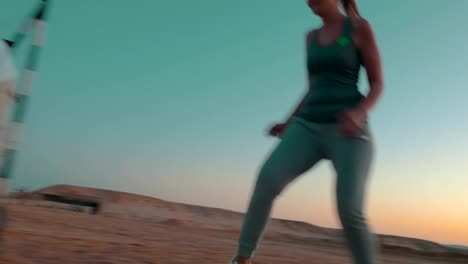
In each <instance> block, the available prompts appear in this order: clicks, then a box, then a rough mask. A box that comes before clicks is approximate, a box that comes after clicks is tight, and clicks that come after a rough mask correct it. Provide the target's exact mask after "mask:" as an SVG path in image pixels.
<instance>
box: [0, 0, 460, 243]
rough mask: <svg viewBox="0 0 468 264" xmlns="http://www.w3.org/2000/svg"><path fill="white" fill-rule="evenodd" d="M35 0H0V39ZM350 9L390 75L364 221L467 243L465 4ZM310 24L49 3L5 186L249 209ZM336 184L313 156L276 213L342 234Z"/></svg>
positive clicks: (278, 5)
mask: <svg viewBox="0 0 468 264" xmlns="http://www.w3.org/2000/svg"><path fill="white" fill-rule="evenodd" d="M35 3H36V1H32V0H15V1H13V0H0V5H1V6H2V7H4V8H1V9H0V36H1V37H9V36H11V35H12V34H13V33H14V31H15V29H16V28H17V26H18V25H19V24H20V23H21V22H22V21H23V19H24V17H25V15H26V14H28V13H29V12H30V9H31V8H32V7H33V6H34V5H35ZM358 6H359V8H360V11H361V13H362V15H363V16H364V17H365V18H366V19H367V20H369V22H370V23H371V25H372V27H373V29H374V32H375V34H376V38H377V41H378V44H379V48H380V51H381V56H382V60H383V68H384V78H385V93H384V96H383V97H382V99H381V101H380V102H379V104H378V106H377V107H376V108H375V109H374V110H373V111H372V113H371V118H370V120H371V129H372V133H373V134H374V137H375V143H376V148H377V152H376V158H375V163H374V166H373V169H372V175H371V178H370V182H369V185H368V193H367V204H366V214H367V216H368V219H369V223H370V224H371V226H372V229H373V231H374V232H377V233H380V234H392V235H401V236H409V237H417V238H422V239H429V240H433V241H436V242H439V243H448V244H464V245H468V225H466V223H467V222H468V206H467V204H468V192H467V191H466V190H467V186H468V163H466V160H467V157H468V152H467V149H468V133H466V131H468V122H466V121H465V120H466V113H467V110H468V107H467V106H466V104H465V100H466V99H467V98H468V89H467V87H468V86H467V83H468V74H466V70H468V66H466V59H467V58H468V49H467V48H466V46H467V43H468V33H467V32H466V24H467V23H468V17H467V16H466V12H465V11H466V10H468V1H466V0H451V1H438V0H414V1H405V0H394V1H372V0H358ZM5 7H6V8H5ZM320 25H321V21H320V20H319V19H318V18H317V17H315V16H314V15H313V14H312V13H311V12H310V10H309V9H307V6H306V5H305V2H304V1H267V0H237V1H219V0H199V1H169V0H138V1H123V0H113V1H112V4H110V1H91V0H84V1H71V0H61V1H54V3H53V5H52V10H51V17H50V23H49V28H48V35H47V42H46V45H45V48H44V51H43V53H42V57H41V60H40V66H39V73H38V77H37V80H36V83H35V86H34V89H33V95H32V101H31V103H30V105H29V108H28V113H27V117H26V124H25V127H24V130H23V134H22V137H21V144H20V150H19V157H18V160H17V164H16V168H15V171H14V175H13V178H12V179H11V188H12V189H16V188H20V187H27V188H29V189H37V188H42V187H45V186H49V185H54V184H73V185H80V186H87V187H94V188H104V189H113V190H118V191H126V192H132V193H138V194H143V195H148V196H153V197H158V198H161V199H165V200H169V201H174V202H183V203H190V204H197V205H203V206H210V207H219V208H225V209H229V210H234V211H240V212H245V210H246V207H247V203H248V201H249V198H250V194H251V191H252V188H253V183H254V180H255V177H256V174H257V172H258V169H259V168H260V166H261V165H262V162H263V161H264V159H265V158H266V155H267V154H268V153H269V151H270V150H272V148H274V146H275V145H276V144H277V143H278V139H276V138H271V137H267V136H266V135H265V132H266V129H267V128H268V127H269V126H270V125H271V124H273V123H275V122H280V121H283V120H285V119H286V118H287V117H288V115H289V114H290V113H291V111H292V110H293V108H294V106H295V105H296V104H297V103H298V101H299V99H300V98H301V96H302V95H303V94H304V92H305V91H306V78H305V76H306V74H305V58H304V55H305V54H304V51H305V49H304V37H305V33H306V32H307V31H308V30H310V29H312V28H315V27H319V26H320ZM27 48H28V45H27V43H25V45H23V47H22V48H21V49H20V50H19V51H18V53H17V57H16V62H17V65H18V67H20V68H22V66H23V65H24V57H25V54H27V51H28V50H27ZM360 89H361V90H362V91H363V92H364V93H366V92H367V91H368V84H367V81H366V76H365V71H364V70H363V71H362V75H361V80H360ZM334 177H335V174H334V171H333V170H332V167H331V165H330V163H329V162H328V161H322V162H321V163H320V164H319V165H318V166H317V167H315V168H314V169H312V170H311V171H309V172H307V173H305V174H304V175H302V177H300V178H299V179H298V180H297V181H295V182H294V183H293V184H291V185H290V186H288V187H287V188H286V189H285V190H284V192H283V193H282V195H281V196H280V197H279V198H278V199H277V201H276V203H275V206H274V210H273V213H272V216H273V217H278V218H283V219H291V220H299V221H305V222H308V223H311V224H315V225H320V226H326V227H335V228H339V227H340V223H339V221H338V218H337V215H336V206H335V198H334V191H333V190H334V189H333V188H334V186H333V183H334Z"/></svg>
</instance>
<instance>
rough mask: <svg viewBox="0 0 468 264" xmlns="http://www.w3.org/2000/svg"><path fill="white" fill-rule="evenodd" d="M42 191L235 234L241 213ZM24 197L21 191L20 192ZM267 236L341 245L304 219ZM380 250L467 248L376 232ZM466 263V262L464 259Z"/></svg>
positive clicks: (444, 252)
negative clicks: (80, 197)
mask: <svg viewBox="0 0 468 264" xmlns="http://www.w3.org/2000/svg"><path fill="white" fill-rule="evenodd" d="M41 194H55V195H74V196H78V197H79V196H83V197H88V198H91V199H94V200H95V201H97V202H99V203H101V204H102V205H103V210H102V211H101V212H100V214H102V215H104V216H118V217H119V219H125V218H127V219H129V218H137V219H139V220H141V221H145V222H149V223H151V222H154V223H158V224H162V225H167V226H168V227H169V226H170V227H187V228H193V227H196V228H204V229H210V230H219V231H223V232H230V233H236V234H237V233H238V232H239V228H240V224H241V222H242V218H243V214H242V213H238V212H233V211H229V210H224V209H219V208H209V207H203V206H196V205H189V204H182V203H174V202H169V201H164V200H161V199H157V198H153V197H147V196H142V195H137V194H132V193H125V192H117V191H112V190H102V189H94V188H85V187H79V186H71V185H54V186H50V187H47V188H43V189H40V190H37V191H35V192H32V193H31V194H30V195H29V196H28V197H36V199H40V197H41ZM22 195H23V196H24V194H22ZM17 196H18V195H17ZM265 237H266V238H268V239H272V240H281V241H284V242H288V241H289V242H291V243H300V244H307V243H327V244H334V245H344V239H343V235H342V232H341V230H340V229H330V228H323V227H319V226H315V225H312V224H308V223H305V222H299V221H289V220H281V219H272V220H271V222H270V224H269V225H268V227H267V232H266V235H265ZM379 242H380V244H381V248H382V250H383V251H387V252H401V253H402V254H418V255H422V256H446V257H451V256H453V257H462V258H464V257H466V258H467V260H468V248H466V247H462V246H445V245H440V244H438V243H434V242H431V241H426V240H421V239H414V238H407V237H399V236H390V235H379ZM467 263H468V261H467Z"/></svg>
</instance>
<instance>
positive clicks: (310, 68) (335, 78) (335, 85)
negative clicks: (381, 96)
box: [298, 17, 364, 123]
mask: <svg viewBox="0 0 468 264" xmlns="http://www.w3.org/2000/svg"><path fill="white" fill-rule="evenodd" d="M352 29H353V25H352V21H351V19H350V18H349V17H348V18H346V20H345V23H344V25H343V30H342V34H341V35H340V37H339V38H338V40H337V41H336V42H335V43H333V44H331V45H326V46H324V45H320V44H319V43H318V41H317V38H318V33H316V34H314V35H313V36H312V39H311V41H310V43H309V46H308V47H307V72H308V74H309V76H310V77H311V78H310V79H311V81H310V86H311V87H310V91H309V93H308V94H307V95H306V98H305V101H304V105H303V107H302V109H301V111H300V112H299V115H298V116H299V117H301V118H304V119H306V120H309V121H311V122H316V123H334V122H336V121H337V119H336V115H337V114H338V113H339V112H341V111H343V110H346V109H349V108H352V107H354V106H355V105H356V104H358V103H359V101H360V100H361V99H362V98H363V97H364V96H363V94H361V93H360V92H359V89H358V80H359V71H360V68H361V65H362V63H361V62H362V60H361V56H360V54H359V51H358V49H357V48H356V46H355V45H354V44H353V41H352V38H351V32H352Z"/></svg>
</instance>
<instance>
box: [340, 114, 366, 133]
mask: <svg viewBox="0 0 468 264" xmlns="http://www.w3.org/2000/svg"><path fill="white" fill-rule="evenodd" d="M366 119H367V112H366V111H365V110H364V109H362V108H353V109H350V110H346V111H343V112H341V113H339V114H338V124H339V129H340V132H341V133H343V134H344V135H346V136H355V135H357V134H358V133H359V131H361V129H362V128H363V126H364V122H365V121H366Z"/></svg>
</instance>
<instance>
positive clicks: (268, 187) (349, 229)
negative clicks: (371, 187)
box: [238, 117, 377, 264]
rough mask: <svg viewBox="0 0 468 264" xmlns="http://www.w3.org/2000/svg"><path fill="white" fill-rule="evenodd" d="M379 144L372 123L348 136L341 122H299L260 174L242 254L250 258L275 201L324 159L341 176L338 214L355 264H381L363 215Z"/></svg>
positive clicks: (246, 222)
mask: <svg viewBox="0 0 468 264" xmlns="http://www.w3.org/2000/svg"><path fill="white" fill-rule="evenodd" d="M373 152H374V144H373V140H372V134H371V132H370V129H369V127H368V125H367V124H366V125H365V126H364V128H363V129H362V130H361V131H360V132H359V133H358V134H357V135H356V136H352V137H349V136H344V135H342V134H341V133H340V132H339V131H338V129H337V125H336V124H317V123H312V122H309V121H306V120H304V119H301V118H297V117H296V118H294V119H293V121H292V122H291V124H290V125H289V126H288V127H287V129H286V130H285V131H284V133H283V135H282V140H281V141H280V143H279V144H278V145H277V146H276V148H275V149H274V150H273V151H272V153H271V154H270V155H269V157H268V159H267V160H266V161H265V163H264V164H263V166H262V168H261V169H260V172H259V174H258V177H257V180H256V184H255V188H254V191H253V194H252V197H251V200H250V204H249V207H248V210H247V214H246V215H245V219H244V223H243V226H242V230H241V234H240V238H239V247H238V255H239V256H243V257H247V258H251V257H253V255H254V252H255V250H256V248H257V244H258V242H259V241H260V239H261V237H262V234H263V232H264V229H265V226H266V224H267V222H268V219H269V218H270V213H271V208H272V206H273V202H274V200H275V198H276V197H277V196H278V195H279V194H280V193H281V191H282V190H283V189H284V188H285V187H286V185H288V184H289V183H291V182H292V181H293V180H295V179H296V178H297V177H298V176H300V175H301V174H303V173H304V172H306V171H307V170H309V169H310V168H312V167H313V166H314V165H315V164H317V163H318V162H319V161H320V160H322V159H326V160H331V162H332V164H333V167H334V168H335V171H336V174H337V180H336V196H337V199H336V200H337V203H338V204H337V207H338V215H339V218H340V221H341V223H342V226H343V231H344V234H345V236H346V239H347V242H348V245H349V249H350V250H351V253H352V255H353V257H354V263H355V264H376V263H377V248H376V243H375V236H373V235H372V234H371V232H370V230H369V227H368V225H367V223H366V219H365V217H364V214H363V206H364V200H365V189H366V182H367V178H368V174H369V170H370V167H371V164H372V160H373Z"/></svg>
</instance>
